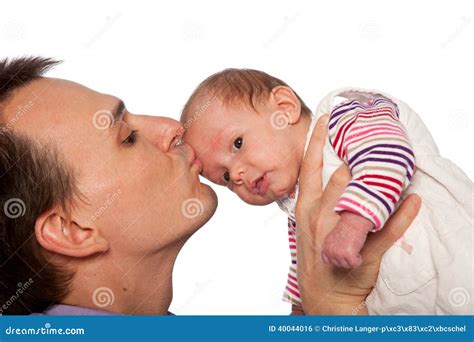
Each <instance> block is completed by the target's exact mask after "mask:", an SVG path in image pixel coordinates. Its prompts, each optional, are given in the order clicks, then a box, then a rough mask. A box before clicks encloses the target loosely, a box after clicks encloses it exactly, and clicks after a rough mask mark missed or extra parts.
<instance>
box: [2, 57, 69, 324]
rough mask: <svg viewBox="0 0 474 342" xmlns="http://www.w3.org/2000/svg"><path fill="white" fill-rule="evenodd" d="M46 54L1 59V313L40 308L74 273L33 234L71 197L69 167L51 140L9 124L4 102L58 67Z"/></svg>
mask: <svg viewBox="0 0 474 342" xmlns="http://www.w3.org/2000/svg"><path fill="white" fill-rule="evenodd" d="M57 63H58V62H57V61H55V60H53V59H50V58H41V57H22V58H17V59H12V60H8V59H3V60H0V314H3V315H8V314H16V315H18V314H20V315H21V314H30V313H32V312H42V311H44V310H45V309H46V308H47V307H48V306H49V305H51V304H55V303H58V302H59V301H61V300H62V299H63V298H64V296H65V295H66V294H67V293H68V291H69V285H70V283H71V280H72V277H73V273H72V271H71V270H67V269H66V268H65V267H64V266H61V267H60V266H59V265H56V264H55V263H54V262H53V261H54V260H53V261H52V260H48V257H47V256H48V253H46V252H45V251H44V249H43V248H42V247H41V246H40V245H39V243H38V241H37V239H36V236H35V231H34V227H35V222H36V220H37V218H38V216H40V215H41V214H42V213H44V212H45V211H47V210H49V209H51V208H53V207H54V206H61V207H62V208H63V209H64V210H65V211H66V212H67V210H68V208H70V205H72V199H73V197H74V195H75V192H76V189H75V179H74V175H73V172H72V168H69V167H68V166H67V165H66V163H65V162H64V160H63V159H62V158H61V155H60V154H59V152H58V150H57V149H56V148H55V146H54V144H51V143H48V144H43V143H41V142H39V141H34V140H33V139H31V138H29V137H27V136H26V135H24V134H19V133H18V132H15V130H14V125H7V122H6V118H7V115H8V114H9V113H5V112H4V111H3V109H4V104H5V103H6V101H8V100H9V98H10V97H12V96H14V91H15V90H17V89H19V88H21V87H23V86H25V85H27V84H28V83H29V82H31V81H32V80H35V79H37V78H39V77H41V75H42V74H43V73H44V72H45V71H46V70H48V69H49V68H51V67H52V66H54V65H56V64H57Z"/></svg>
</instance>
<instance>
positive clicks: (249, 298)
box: [0, 0, 474, 314]
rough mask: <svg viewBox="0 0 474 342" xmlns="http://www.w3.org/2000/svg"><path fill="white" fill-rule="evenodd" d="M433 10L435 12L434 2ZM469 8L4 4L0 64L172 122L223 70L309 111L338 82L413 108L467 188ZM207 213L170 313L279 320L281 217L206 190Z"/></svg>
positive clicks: (181, 261)
mask: <svg viewBox="0 0 474 342" xmlns="http://www.w3.org/2000/svg"><path fill="white" fill-rule="evenodd" d="M441 3H442V4H441ZM473 7H474V6H473V3H472V1H453V0H451V1H443V2H441V1H439V2H438V1H419V2H415V1H391V2H389V1H383V2H382V1H326V2H324V3H323V2H317V1H243V0H240V1H187V2H184V1H169V2H164V1H163V2H159V1H116V0H114V1H90V2H88V1H76V2H72V1H4V3H2V6H1V11H0V57H5V56H17V55H23V54H40V55H43V56H53V57H57V58H59V59H63V60H64V61H65V63H64V64H63V65H62V66H60V67H59V68H57V69H56V70H54V71H53V72H52V73H51V74H50V75H52V76H56V77H61V78H67V79H71V80H74V81H77V82H80V83H83V84H85V85H87V86H89V87H91V88H94V89H96V90H99V91H102V92H107V93H110V94H113V95H117V96H120V97H122V98H123V99H124V100H125V102H126V103H127V106H128V108H129V109H130V111H131V112H134V113H144V114H151V115H166V116H171V117H174V118H178V117H179V113H180V110H181V108H182V105H183V104H184V102H185V101H186V98H187V96H188V95H189V94H190V93H191V91H192V90H193V88H194V87H195V86H196V85H197V84H198V83H199V82H200V81H201V80H202V79H203V78H205V77H207V76H208V75H209V74H211V73H214V72H216V71H218V70H220V69H223V68H227V67H248V68H257V69H262V70H264V71H266V72H268V73H271V74H273V75H275V76H277V77H279V78H281V79H283V80H285V81H286V82H288V83H289V84H290V86H292V87H293V88H294V89H295V90H296V91H297V92H298V93H299V94H300V95H301V96H302V98H303V99H304V100H305V102H306V103H307V104H308V105H309V106H310V107H311V108H313V109H314V108H315V107H316V105H317V103H318V101H319V100H320V99H321V98H322V97H323V96H324V95H326V93H328V92H329V91H331V90H333V89H335V88H339V87H343V86H350V85H353V86H360V87H368V88H377V89H380V90H383V91H385V92H388V93H390V94H392V95H394V96H396V97H398V98H400V99H402V100H404V101H405V102H407V103H408V104H410V106H411V107H412V108H414V109H415V110H416V111H417V112H418V113H419V114H420V115H421V117H422V118H423V119H424V121H425V122H426V124H427V126H428V128H429V129H430V131H431V132H432V134H433V136H434V138H435V140H436V141H437V143H438V146H439V148H440V150H441V153H442V155H444V156H445V157H447V158H449V159H451V160H453V161H454V162H455V163H457V164H458V165H459V166H460V167H461V168H462V169H463V170H464V171H465V172H466V173H467V174H468V175H469V176H470V178H471V179H472V178H473V177H472V176H473V175H474V162H473V158H472V147H473V144H472V136H471V134H473V130H472V121H473V116H472V114H473V109H472V104H473V101H472V99H473V96H472V91H473V86H472V80H473V76H474V70H473V69H474V68H473V61H474V23H473V22H472V21H473ZM216 190H217V193H218V196H219V200H220V203H219V208H218V211H217V213H216V215H215V216H214V217H213V218H212V219H211V221H210V222H209V224H207V225H206V226H205V227H204V228H203V229H201V230H200V231H199V232H198V233H196V234H195V235H194V236H193V237H192V238H191V240H190V241H189V242H188V244H187V245H186V246H185V248H184V249H183V251H182V253H181V254H180V256H179V258H178V261H177V265H176V269H175V273H174V289H175V290H174V301H173V304H172V306H171V310H172V311H174V312H175V313H177V314H286V313H288V311H289V305H288V304H286V303H284V302H282V301H281V300H280V298H281V294H282V291H283V288H284V285H285V281H286V272H287V269H288V265H289V252H288V246H287V230H286V220H285V217H284V215H283V214H282V213H280V211H279V210H278V208H277V206H276V205H270V206H267V207H263V208H262V207H250V206H247V205H245V204H243V203H240V202H239V201H238V199H237V197H236V196H235V195H233V194H231V193H230V192H229V193H228V191H227V190H225V189H216Z"/></svg>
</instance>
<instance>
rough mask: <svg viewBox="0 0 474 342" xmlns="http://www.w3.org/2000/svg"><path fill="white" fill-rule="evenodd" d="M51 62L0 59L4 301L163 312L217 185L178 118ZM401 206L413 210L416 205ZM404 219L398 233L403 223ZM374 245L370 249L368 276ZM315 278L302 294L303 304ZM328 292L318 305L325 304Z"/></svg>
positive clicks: (10, 309) (50, 308)
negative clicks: (207, 178)
mask: <svg viewBox="0 0 474 342" xmlns="http://www.w3.org/2000/svg"><path fill="white" fill-rule="evenodd" d="M56 64H57V62H56V61H54V60H52V59H47V58H39V57H31V58H19V59H14V60H10V61H9V60H2V61H0V87H1V88H0V125H1V126H0V129H1V133H0V177H1V178H0V204H1V205H2V209H3V212H1V214H2V215H1V217H0V243H1V246H0V304H2V303H5V304H3V306H1V307H0V310H2V311H1V313H2V314H31V313H43V312H44V313H46V314H91V313H92V314H107V313H115V314H136V315H140V314H155V315H163V314H166V313H167V311H168V307H169V305H170V303H171V300H172V277H171V275H172V271H173V265H174V262H175V260H176V257H177V255H178V253H179V251H180V249H181V248H182V246H183V245H184V243H185V242H186V240H187V239H188V238H189V237H190V236H191V235H192V234H193V233H194V232H195V231H196V230H197V229H199V228H200V227H201V226H202V225H203V224H204V223H205V222H207V220H209V218H210V217H211V216H212V215H213V213H214V211H215V209H216V206H217V199H216V196H215V194H214V192H213V191H212V190H211V189H210V188H209V187H208V186H207V185H204V184H202V183H200V181H199V173H200V171H201V170H200V163H199V162H196V161H195V156H194V151H193V149H192V148H191V147H190V146H188V145H186V144H180V139H179V138H180V134H181V132H182V127H181V125H180V124H179V123H178V122H176V121H175V120H172V119H169V118H163V117H150V116H144V115H135V114H132V113H130V112H129V111H127V109H126V107H125V105H124V103H123V102H122V101H121V100H120V99H118V98H116V97H114V96H110V95H106V94H102V93H98V92H96V91H93V90H91V89H88V88H86V87H84V86H82V85H79V84H77V83H74V82H71V81H66V80H61V79H53V78H45V77H41V75H42V74H43V73H44V72H45V71H47V70H48V69H49V68H51V67H53V66H54V65H56ZM340 191H341V192H342V189H340ZM325 193H326V192H325ZM328 193H329V192H328ZM331 196H332V197H331V198H335V196H337V194H336V193H333V194H332V195H331ZM412 202H413V201H412ZM309 203H310V205H315V206H318V205H319V204H317V203H316V202H314V201H312V202H309ZM315 203H316V204H315ZM414 203H415V202H413V203H411V207H412V208H415V207H416V204H414ZM316 212H317V211H316ZM406 213H407V217H408V218H413V217H414V216H415V213H416V210H414V211H413V210H411V212H409V211H408V210H407V211H406ZM318 216H321V217H323V216H324V215H319V214H318ZM309 221H310V219H308V222H309ZM402 221H403V222H402ZM402 221H400V222H402V224H401V225H400V224H399V228H398V233H397V234H399V235H400V234H401V232H402V231H403V230H404V229H406V227H408V224H409V222H408V223H407V222H406V219H404V220H402ZM302 226H303V225H302ZM305 227H306V229H310V227H311V224H309V223H308V224H307V225H305ZM400 227H401V228H400ZM380 236H381V237H379V239H381V238H382V237H383V236H388V235H387V234H385V235H380ZM394 236H395V235H394ZM390 239H391V240H390V241H392V240H393V241H394V240H395V238H394V237H393V236H392V237H390ZM387 241H389V240H387ZM390 241H389V243H388V245H387V247H386V248H388V246H389V245H390V244H391V242H390ZM393 241H392V242H393ZM302 248H303V249H304V250H306V251H308V250H310V249H311V248H312V247H311V244H309V245H308V247H306V248H304V247H302ZM386 248H385V249H386ZM382 253H383V251H381V252H380V253H379V254H377V257H376V258H373V259H372V261H371V264H372V266H371V267H372V269H373V268H374V267H373V265H376V267H375V269H374V270H373V272H372V273H371V274H370V277H366V278H364V279H369V278H370V281H369V282H372V283H373V282H374V281H375V277H376V274H377V270H378V262H380V257H381V255H382ZM304 259H305V260H302V263H303V265H306V266H308V265H309V267H305V269H307V271H306V274H305V276H303V279H305V278H306V279H308V278H309V279H311V278H312V277H313V274H312V273H311V272H312V271H311V270H312V269H313V267H312V265H320V264H319V261H318V260H317V259H316V258H314V255H310V254H309V253H307V254H306V256H304ZM315 269H316V268H315ZM362 273H363V272H362ZM362 277H364V276H363V275H361V278H360V279H359V280H362ZM333 280H334V281H339V280H340V279H332V278H331V276H330V275H329V276H328V281H327V283H330V282H331V281H333ZM308 283H310V282H308ZM312 283H314V282H312ZM361 283H363V281H361ZM26 284H28V286H25V285H26ZM20 285H21V286H20ZM343 285H344V282H343ZM19 289H21V291H20V293H19ZM319 290H320V289H318V288H314V287H312V288H310V289H309V290H308V291H307V292H308V293H307V295H306V296H304V297H303V298H305V297H306V298H308V299H307V300H308V306H307V307H308V308H310V309H312V308H313V305H312V304H313V303H316V302H317V301H318V299H319V298H321V296H322V295H320V294H319V292H318V291H319ZM314 294H318V295H317V296H316V297H314ZM357 295H359V297H360V292H358V293H357ZM324 296H325V297H326V298H329V299H330V296H329V297H328V296H327V294H324ZM359 297H357V298H358V299H357V300H358V301H359ZM360 298H362V297H360ZM329 299H328V300H326V302H325V304H324V305H319V306H318V307H319V308H322V309H324V308H329V307H332V305H331V302H330V300H329ZM338 300H340V298H338ZM360 300H363V298H362V299H360ZM351 304H354V303H351ZM105 306H106V309H107V311H103V310H98V309H101V308H103V307H105ZM346 309H347V308H344V309H341V312H344V311H345V310H346ZM308 312H311V313H317V312H315V311H314V310H308ZM334 313H336V312H334Z"/></svg>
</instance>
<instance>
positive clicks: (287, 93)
mask: <svg viewBox="0 0 474 342" xmlns="http://www.w3.org/2000/svg"><path fill="white" fill-rule="evenodd" d="M270 101H271V102H272V104H273V107H275V110H278V111H282V112H284V113H286V114H287V115H288V117H289V120H290V124H295V123H297V122H298V120H299V119H300V117H301V102H300V100H299V99H298V96H296V94H295V92H294V91H293V90H292V89H291V88H290V87H287V86H276V87H275V88H273V89H272V92H271V94H270Z"/></svg>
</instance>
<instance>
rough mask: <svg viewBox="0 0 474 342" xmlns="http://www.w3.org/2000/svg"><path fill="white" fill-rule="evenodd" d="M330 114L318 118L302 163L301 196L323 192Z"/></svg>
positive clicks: (317, 194) (316, 194) (318, 194)
mask: <svg viewBox="0 0 474 342" xmlns="http://www.w3.org/2000/svg"><path fill="white" fill-rule="evenodd" d="M328 118H329V116H328V115H323V116H322V117H320V118H319V119H318V122H317V123H316V127H315V128H314V131H313V135H312V136H311V140H310V142H309V145H308V150H307V151H306V155H305V157H304V159H303V162H302V163H301V169H300V196H305V195H306V194H311V195H312V196H318V197H319V196H321V194H322V190H323V189H322V187H323V186H322V170H323V149H324V144H325V142H326V133H327V123H328Z"/></svg>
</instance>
